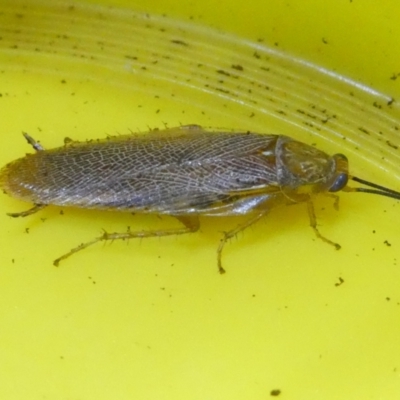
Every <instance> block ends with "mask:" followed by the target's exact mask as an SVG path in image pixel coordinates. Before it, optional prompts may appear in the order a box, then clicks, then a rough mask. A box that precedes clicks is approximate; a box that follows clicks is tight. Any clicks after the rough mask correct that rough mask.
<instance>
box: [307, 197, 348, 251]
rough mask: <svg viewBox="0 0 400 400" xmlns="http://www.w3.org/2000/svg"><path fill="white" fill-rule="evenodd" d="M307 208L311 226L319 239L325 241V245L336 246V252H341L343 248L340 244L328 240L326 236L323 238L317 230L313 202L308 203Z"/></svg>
mask: <svg viewBox="0 0 400 400" xmlns="http://www.w3.org/2000/svg"><path fill="white" fill-rule="evenodd" d="M307 208H308V216H309V218H310V226H311V228H313V229H314V232H315V234H316V235H317V237H318V238H319V239H321V240H323V241H324V242H325V243H328V244H330V245H331V246H334V247H335V248H336V250H340V248H341V246H340V244H338V243H335V242H332V240H329V239H327V238H326V237H325V236H322V235H321V234H320V233H319V230H318V228H317V218H316V217H315V211H314V204H313V202H312V201H311V200H309V201H308V202H307Z"/></svg>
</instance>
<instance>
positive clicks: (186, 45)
mask: <svg viewBox="0 0 400 400" xmlns="http://www.w3.org/2000/svg"><path fill="white" fill-rule="evenodd" d="M171 43H173V44H177V45H179V46H185V47H188V46H189V45H188V44H187V43H186V42H184V41H183V40H179V39H173V40H171Z"/></svg>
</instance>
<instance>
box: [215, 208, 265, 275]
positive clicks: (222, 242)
mask: <svg viewBox="0 0 400 400" xmlns="http://www.w3.org/2000/svg"><path fill="white" fill-rule="evenodd" d="M268 211H269V210H263V211H262V212H260V213H258V214H257V215H255V216H253V217H252V218H250V219H248V220H247V221H245V222H243V223H242V224H240V225H238V226H237V227H236V228H234V229H232V230H231V231H228V232H224V236H222V238H221V240H220V242H219V246H218V250H217V260H218V271H219V273H220V274H224V273H225V272H226V271H225V270H224V268H222V261H221V257H222V250H223V249H224V246H225V244H226V242H227V241H228V240H229V239H231V238H233V237H234V236H236V235H237V234H238V233H239V232H241V231H243V230H245V229H246V228H248V227H249V226H250V225H253V224H254V223H256V222H257V221H258V220H259V219H261V218H262V217H263V216H264V215H266V214H267V213H268Z"/></svg>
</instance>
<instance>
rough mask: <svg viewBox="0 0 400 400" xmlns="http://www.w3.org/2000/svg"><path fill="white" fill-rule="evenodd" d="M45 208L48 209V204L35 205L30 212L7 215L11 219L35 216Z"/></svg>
mask: <svg viewBox="0 0 400 400" xmlns="http://www.w3.org/2000/svg"><path fill="white" fill-rule="evenodd" d="M45 207H47V204H35V205H34V206H33V207H32V208H30V209H29V210H26V211H22V212H18V213H7V215H8V216H10V217H13V218H18V217H27V216H28V215H32V214H35V213H36V212H38V211H40V210H42V209H43V208H45Z"/></svg>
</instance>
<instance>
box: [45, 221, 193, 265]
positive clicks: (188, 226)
mask: <svg viewBox="0 0 400 400" xmlns="http://www.w3.org/2000/svg"><path fill="white" fill-rule="evenodd" d="M176 218H177V219H178V220H179V221H180V222H182V224H183V225H184V226H183V227H181V228H175V229H165V230H150V231H136V232H130V231H128V232H125V233H118V232H114V233H108V232H104V233H103V234H102V235H101V236H98V237H97V238H94V239H93V240H91V241H90V242H86V243H82V244H80V245H79V246H77V247H75V248H73V249H72V250H70V251H69V252H68V253H66V254H64V255H62V256H61V257H59V258H57V259H56V260H54V262H53V265H54V266H56V267H58V265H59V263H60V262H61V261H62V260H65V259H66V258H68V257H70V256H72V255H73V254H75V253H77V252H78V251H81V250H83V249H86V248H87V247H89V246H91V245H93V244H95V243H98V242H102V241H107V240H111V241H113V240H125V239H137V238H149V237H161V236H172V235H183V234H185V233H193V232H196V231H197V230H198V229H199V227H200V223H199V220H198V218H197V217H182V216H176Z"/></svg>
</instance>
